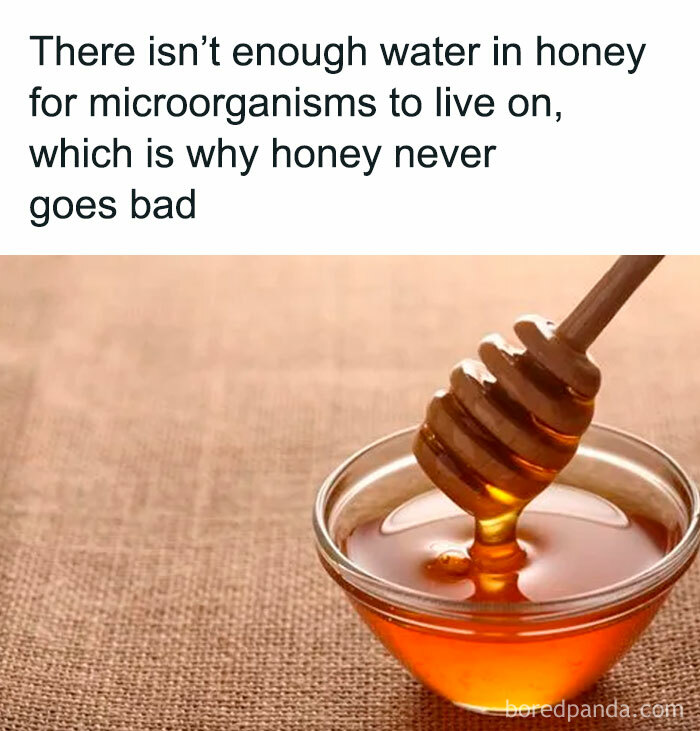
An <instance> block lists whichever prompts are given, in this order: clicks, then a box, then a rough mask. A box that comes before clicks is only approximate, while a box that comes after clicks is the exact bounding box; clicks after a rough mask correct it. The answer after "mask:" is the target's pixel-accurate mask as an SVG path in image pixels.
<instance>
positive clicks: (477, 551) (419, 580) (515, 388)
mask: <svg viewBox="0 0 700 731" xmlns="http://www.w3.org/2000/svg"><path fill="white" fill-rule="evenodd" d="M661 258H662V257H658V256H623V257H620V258H619V259H618V260H617V262H616V263H615V265H614V266H613V267H612V268H611V269H610V270H609V271H608V272H607V273H606V274H605V276H604V277H603V278H602V279H601V280H600V281H599V282H598V284H597V285H596V286H595V287H594V288H593V289H592V290H591V291H590V292H589V293H588V295H586V297H585V298H584V299H583V300H582V301H581V303H580V304H579V305H578V307H576V309H575V310H574V311H573V312H572V313H571V314H570V315H569V316H568V317H567V318H566V319H565V320H564V321H563V322H562V324H561V325H560V326H559V327H557V326H555V324H554V323H552V322H551V321H549V320H546V319H544V318H541V317H538V316H527V317H523V318H521V319H520V320H518V321H517V322H516V324H515V327H514V330H515V333H516V335H517V337H518V339H519V340H520V342H521V343H522V347H514V346H512V345H510V344H508V343H507V342H506V341H505V340H504V339H503V338H502V337H501V336H499V335H490V336H488V337H486V338H485V339H484V340H482V342H481V343H480V345H479V349H478V354H479V357H480V360H465V361H462V362H461V363H459V364H458V365H457V366H456V367H455V368H454V369H453V370H452V373H451V375H450V385H449V388H448V389H447V390H443V391H439V392H438V393H437V394H436V395H435V396H434V397H433V399H432V400H431V402H430V403H429V405H428V408H427V413H426V417H425V420H424V422H423V424H422V425H421V427H420V428H419V429H418V431H417V432H416V436H415V440H414V444H413V452H414V455H415V457H416V459H417V461H418V464H419V465H420V466H421V468H422V469H423V471H424V472H425V474H426V475H427V477H428V478H429V479H430V480H431V482H432V483H433V484H434V485H435V487H436V488H438V490H439V492H438V490H434V491H432V492H429V493H426V494H424V495H419V496H417V497H416V498H415V499H414V500H413V501H409V503H407V504H405V505H403V506H400V508H398V509H397V510H395V511H394V513H393V514H392V515H389V516H386V517H385V518H384V520H383V521H375V523H373V524H365V525H363V526H360V527H359V528H358V529H356V531H355V533H354V534H353V535H351V536H350V537H349V538H348V542H347V550H348V553H349V555H351V556H352V557H353V559H354V560H356V561H359V562H361V563H362V564H363V565H365V566H367V567H368V568H371V569H372V570H373V571H374V572H375V573H377V575H380V576H383V577H384V578H388V579H391V580H392V581H394V582H395V583H399V584H403V585H408V586H411V587H412V588H415V589H420V590H424V591H428V592H433V593H438V594H441V595H445V596H455V597H458V596H464V598H465V599H469V600H471V601H491V602H504V601H505V602H520V601H528V600H540V599H548V598H556V597H563V596H570V595H573V594H576V593H578V592H583V591H590V590H593V589H596V588H599V587H600V586H603V585H607V584H609V583H615V582H616V581H618V580H620V579H622V578H624V577H625V576H629V575H634V574H635V573H637V572H638V571H641V570H643V569H644V568H645V567H646V566H648V565H650V564H651V563H653V562H654V561H656V560H658V558H659V557H660V556H661V555H663V553H664V552H665V551H666V550H667V547H668V545H669V544H670V542H671V537H670V536H668V535H667V533H666V532H665V531H664V529H663V528H662V527H661V526H660V525H659V524H656V523H655V522H654V521H651V520H649V519H647V518H642V517H641V516H635V515H631V514H625V513H623V512H622V511H620V510H619V508H617V506H616V505H614V504H613V503H609V502H607V501H606V500H605V499H604V498H602V497H600V496H597V495H594V494H593V493H587V492H585V491H581V490H577V489H575V488H572V487H568V486H567V485H566V484H565V483H564V482H559V483H555V479H556V478H557V476H558V474H559V472H560V471H561V470H562V469H563V468H564V467H565V466H566V465H567V463H568V462H569V461H570V460H571V459H572V458H573V456H574V455H575V453H576V450H577V447H578V445H579V441H580V439H581V436H582V435H583V434H584V432H585V431H586V429H587V427H588V425H589V424H590V422H591V419H592V417H593V411H594V399H595V396H596V394H597V393H598V390H599V388H600V383H601V374H600V370H599V368H598V367H597V365H596V364H595V363H594V362H593V360H592V359H591V358H590V357H589V355H588V354H587V348H588V346H589V345H590V344H591V343H592V342H593V340H595V338H596V337H597V336H598V335H599V334H600V332H601V331H602V330H603V328H604V327H605V326H606V325H607V324H608V322H609V321H610V320H611V319H612V317H613V316H614V315H615V313H616V312H617V311H618V309H619V308H620V307H621V306H622V304H623V303H624V302H625V301H626V300H627V298H628V297H629V296H630V295H631V294H632V292H634V290H635V289H636V288H637V287H638V286H639V284H641V282H642V281H643V280H644V279H645V278H646V276H647V275H648V274H649V273H650V272H651V271H652V269H653V268H654V267H655V266H656V264H658V262H659V261H660V259H661ZM553 483H555V484H553ZM545 488H547V491H546V493H545V494H542V495H541V497H540V498H539V499H538V500H536V501H535V503H534V504H533V505H532V506H531V507H528V506H529V505H530V503H531V501H533V500H534V499H535V498H537V496H539V495H540V494H541V493H543V491H545ZM441 493H442V494H441ZM445 496H446V497H447V498H449V500H446V499H445ZM465 513H466V514H469V515H471V516H472V517H473V520H470V519H469V518H468V516H467V515H466V514H465ZM418 515H420V516H421V517H420V518H417V517H416V516H418ZM409 516H413V518H411V517H409ZM591 552H593V553H595V554H596V555H597V560H596V561H586V562H583V561H582V562H581V563H582V565H581V566H580V567H579V566H577V570H576V571H575V572H572V571H571V567H572V565H575V563H572V560H573V559H574V557H576V556H581V555H588V557H589V558H591ZM610 552H615V555H616V561H615V562H614V565H611V562H609V561H608V560H607V556H609V555H610ZM408 556H411V557H412V558H411V559H410V561H409V562H408V564H406V563H405V562H406V559H407V557H408ZM399 557H400V558H399ZM401 563H403V565H401ZM584 563H585V565H583V564H584ZM368 564H371V567H370V566H368Z"/></svg>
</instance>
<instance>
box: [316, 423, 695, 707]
mask: <svg viewBox="0 0 700 731" xmlns="http://www.w3.org/2000/svg"><path fill="white" fill-rule="evenodd" d="M414 434H415V428H410V429H406V430H404V431H401V432H398V433H396V434H392V435H390V436H387V437H385V438H384V439H381V440H379V441H378V442H375V443H374V444H371V445H369V446H368V447H366V448H365V449H363V450H362V451H360V452H358V453H357V454H355V455H354V456H352V457H350V458H349V459H348V460H347V461H346V462H344V463H343V464H342V465H340V467H338V469H336V470H335V471H334V472H333V473H332V474H331V475H330V476H329V477H328V478H327V479H326V481H325V482H324V483H323V485H322V486H321V488H320V490H319V492H318V496H317V499H316V503H315V506H314V515H313V521H314V530H315V534H316V541H317V547H318V552H319V556H320V558H321V562H322V564H323V566H324V567H325V568H326V570H327V571H328V573H329V574H330V575H331V576H332V577H333V579H334V580H335V581H336V582H337V583H338V584H340V586H341V587H342V588H343V589H344V590H345V592H346V594H347V596H348V598H349V599H350V601H351V603H352V604H353V606H354V607H355V609H356V610H357V612H358V613H359V615H360V616H361V617H362V619H363V620H364V621H365V622H366V623H367V625H368V626H369V627H370V629H371V630H372V632H373V633H374V634H375V635H376V636H377V637H378V638H379V640H381V642H382V643H383V644H384V646H385V647H386V648H387V649H388V650H389V651H390V652H391V653H392V654H393V655H394V656H395V657H396V658H397V659H398V660H399V661H400V662H401V663H402V664H403V665H404V666H405V667H406V668H407V669H408V670H409V671H410V673H411V674H412V675H413V676H415V677H416V678H417V679H418V680H420V681H421V682H422V683H424V684H425V685H426V686H428V687H429V688H431V689H432V690H433V691H435V692H436V693H438V694H440V695H441V696H443V697H445V698H447V699H448V700H450V701H452V702H453V703H456V704H458V705H460V706H463V707H465V708H468V709H470V710H473V711H478V712H482V713H504V712H505V711H506V709H507V708H508V707H512V706H517V707H519V708H521V707H523V706H527V708H529V709H532V710H535V709H537V708H538V707H540V706H542V705H545V704H550V705H554V704H556V703H558V702H560V701H562V700H565V699H571V698H573V697H575V696H577V695H578V694H579V693H581V692H582V691H584V690H585V689H587V688H588V687H590V686H591V685H593V684H594V683H595V681H596V680H597V679H598V678H599V677H600V676H601V675H603V674H604V673H605V672H606V671H607V670H608V669H609V668H610V667H612V665H613V664H614V663H615V662H616V661H617V660H618V659H619V658H620V657H621V656H622V655H623V654H624V653H625V652H626V651H627V650H628V649H629V647H630V646H631V645H632V644H633V643H634V641H635V640H636V639H637V637H638V636H639V634H640V633H641V632H642V631H643V630H644V629H645V628H646V627H647V625H648V624H649V623H650V622H651V620H652V619H653V617H654V615H655V614H656V612H657V611H658V609H659V607H660V606H661V604H662V603H663V602H664V600H665V599H666V597H667V596H668V593H669V591H670V589H671V588H672V587H673V585H674V583H675V582H676V581H677V580H678V578H679V577H680V576H681V575H682V574H683V572H684V571H685V570H686V569H687V568H688V566H689V565H690V563H691V562H692V560H693V558H694V556H695V554H696V553H697V550H698V544H699V542H700V494H699V493H698V490H697V487H696V486H695V485H694V484H693V482H692V480H691V479H690V478H689V477H688V475H687V474H686V473H685V472H684V471H683V470H682V469H681V468H680V467H679V466H678V464H676V462H674V460H673V459H671V458H670V457H669V456H668V455H666V454H665V453H663V452H662V451H660V450H659V449H657V448H655V447H654V446H652V445H651V444H649V443H647V442H645V441H643V440H641V439H639V438H637V437H635V436H632V435H630V434H626V433H624V432H621V431H618V430H616V429H612V428H609V427H606V426H602V425H598V424H593V425H592V426H591V427H590V428H589V429H588V431H587V432H586V434H585V436H584V437H583V439H582V441H581V444H580V446H579V449H578V452H577V454H576V456H575V457H574V459H573V460H572V461H571V462H570V463H569V465H568V466H567V467H566V468H565V469H564V470H563V471H562V472H561V473H560V474H559V476H558V478H557V480H556V482H555V483H554V484H553V485H551V486H550V487H548V488H547V489H546V490H544V492H542V493H541V494H540V495H539V496H538V497H537V498H535V500H533V501H532V503H530V504H529V505H528V506H527V507H526V509H525V511H524V512H523V514H522V515H521V517H520V520H519V523H518V541H519V543H520V545H521V547H522V548H523V549H524V550H525V553H526V560H525V563H524V565H523V566H522V567H521V568H520V569H519V570H518V571H517V572H513V573H511V574H485V573H483V572H476V573H475V572H474V571H473V570H470V566H471V561H470V556H469V546H470V544H471V542H472V539H473V530H474V529H473V519H472V518H471V516H469V515H467V514H466V513H464V512H463V511H461V510H460V509H459V508H458V507H457V506H456V505H454V504H453V503H452V502H451V501H450V500H449V499H448V498H447V497H446V496H444V495H443V494H442V493H441V492H440V491H439V490H437V489H436V488H435V487H434V486H433V485H432V484H431V483H430V481H429V480H428V479H427V477H426V476H425V475H424V474H423V472H422V471H421V469H420V467H419V466H418V465H417V463H416V460H415V458H414V457H413V454H412V452H411V444H412V439H413V436H414Z"/></svg>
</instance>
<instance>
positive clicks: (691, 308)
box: [0, 257, 700, 731]
mask: <svg viewBox="0 0 700 731" xmlns="http://www.w3.org/2000/svg"><path fill="white" fill-rule="evenodd" d="M611 261H612V260H611V259H610V258H565V257H562V258H531V257H523V258H484V259H481V258H460V259H449V258H421V259H416V258H330V257H329V258H228V259H217V258H75V259H74V258H26V259H25V258H18V259H3V260H2V261H0V728H2V729H7V730H12V731H29V730H30V729H31V730H36V731H47V730H48V729H56V730H57V731H64V730H65V731H67V730H69V729H70V730H74V729H75V730H78V729H80V730H82V729H85V730H86V731H88V730H89V731H94V730H97V729H125V730H127V729H128V730H135V731H140V730H142V729H143V730H145V729H154V730H158V731H164V730H165V729H173V730H175V729H177V730H179V729H183V730H184V729H188V730H190V729H202V730H209V729H212V730H213V729H227V730H229V729H250V730H253V729H255V730H257V729H271V730H277V729H279V730H280V731H293V730H296V729H298V730H299V731H315V730H319V731H321V730H323V731H325V730H335V729H338V730H341V729H342V730H345V729H347V730H350V729H387V730H391V731H403V730H404V729H421V730H424V731H432V730H433V729H435V730H437V729H445V730H446V729H467V728H468V729H471V730H473V731H491V730H494V729H501V728H503V729H506V728H507V729H521V728H522V729H532V730H533V731H536V730H538V729H555V730H556V729H570V730H571V731H579V730H580V731H586V730H588V729H604V730H605V729H622V728H639V729H644V730H646V729H651V730H653V731H655V730H656V729H659V730H666V729H692V728H697V727H699V726H700V690H699V688H700V683H699V682H698V681H699V680H700V611H699V610H698V607H699V606H700V566H698V565H695V566H694V567H692V568H691V569H690V571H689V572H688V573H687V574H686V576H685V577H684V578H683V579H682V580H681V582H680V583H679V585H678V586H677V587H676V589H675V591H674V593H673V595H672V597H671V598H670V600H669V601H668V603H667V604H666V606H665V607H664V608H663V610H662V611H661V613H660V615H659V617H658V618H657V620H656V621H655V623H654V624H653V625H652V627H651V628H650V629H649V630H648V631H647V632H646V633H645V635H644V636H643V637H642V638H641V639H640V640H639V642H638V643H637V645H636V646H635V647H634V649H633V650H632V651H631V652H630V653H629V655H628V656H627V657H626V658H625V659H624V660H623V661H622V662H621V663H620V664H619V665H618V666H617V667H616V668H615V669H614V670H613V671H612V672H611V673H609V674H608V676H606V677H605V678H604V679H603V680H602V681H601V682H600V683H599V684H598V685H597V686H596V687H595V688H594V689H593V690H592V691H591V692H590V693H589V694H587V695H586V696H585V698H583V699H581V701H582V702H583V701H585V702H588V703H594V702H596V703H610V702H612V700H613V699H615V698H617V700H618V703H620V704H621V703H626V704H629V705H630V706H631V707H632V709H633V711H636V710H637V708H638V707H639V706H640V705H641V704H642V703H674V702H677V703H683V704H684V717H683V719H678V718H676V719H673V718H660V719H655V720H651V719H646V720H641V719H636V720H625V719H617V720H615V719H603V720H601V719H590V720H586V719H579V720H578V721H573V722H572V723H567V722H566V721H561V720H555V719H539V720H534V721H532V720H530V721H520V720H515V721H502V720H498V719H492V718H482V717H478V716H474V715H472V714H469V713H467V712H465V711H461V710H459V709H457V708H454V707H452V706H451V705H450V704H448V703H447V702H445V701H443V700H441V699H440V698H437V697H436V696H434V695H433V694H431V693H430V692H429V691H427V690H425V689H424V688H422V687H421V686H420V685H419V684H418V683H417V682H415V681H414V680H412V679H411V678H410V677H408V675H406V674H405V673H404V672H403V671H402V669H401V668H400V667H399V666H398V664H397V663H396V662H395V661H394V660H393V659H392V658H391V657H389V656H388V655H387V654H386V653H385V652H384V650H383V649H382V648H381V647H380V646H379V644H378V643H377V642H376V641H375V640H374V639H373V638H372V637H371V636H370V634H369V632H368V631H367V630H366V629H365V628H364V627H363V626H362V625H361V624H360V622H359V621H358V619H357V617H356V616H355V615H354V613H353V612H352V610H351V608H350V606H349V605H348V604H347V602H346V601H345V599H344V598H343V596H342V593H341V591H340V590H339V589H338V587H336V586H335V585H334V584H333V582H332V581H331V580H330V579H329V578H328V576H327V575H326V574H325V573H324V572H323V571H322V569H321V568H320V565H319V564H318V561H317V559H316V556H315V553H314V547H313V541H312V533H311V524H310V512H311V504H312V500H313V497H314V494H315V491H316V488H317V486H318V485H319V484H320V482H321V480H322V479H323V478H324V477H325V475H326V474H327V473H328V472H329V471H330V470H331V469H332V468H334V467H335V466H336V464H337V463H338V462H339V461H341V460H342V459H344V458H345V457H346V456H348V455H349V454H350V453H351V452H353V451H355V450H356V449H358V448H360V447H362V446H363V445H364V444H366V443H367V442H369V441H372V440H374V439H376V438H378V437H380V436H382V435H383V434H385V433H388V432H391V431H395V430H397V429H399V428H402V427H404V426H407V425H409V424H411V423H415V422H418V421H419V420H420V419H421V418H422V415H423V410H424V407H425V404H426V402H427V400H428V399H429V397H430V395H431V393H432V392H433V391H434V390H435V389H436V388H438V387H440V386H442V385H443V384H445V382H446V380H447V377H448V373H449V369H450V368H451V366H452V365H453V364H454V363H455V362H456V361H458V360H459V359H461V358H463V357H466V356H470V355H472V354H473V353H474V352H475V348H476V345H477V342H478V340H479V339H480V338H481V337H482V336H483V335H484V334H486V332H487V331H489V330H498V331H500V332H501V333H503V334H504V335H506V336H508V337H509V338H510V337H511V325H512V322H513V319H514V318H515V317H516V316H517V315H519V314H521V313H523V312H538V313H541V314H544V315H547V316H550V317H553V318H555V319H558V318H561V317H563V316H564V315H565V314H566V313H567V312H568V310H569V309H570V308H571V307H572V306H573V305H574V304H575V302H576V301H577V299H578V298H579V297H580V296H581V295H582V294H583V293H584V291H585V290H586V289H587V287H589V286H590V285H592V284H593V282H594V281H595V279H596V278H597V277H598V276H599V275H600V274H601V273H602V272H603V271H604V269H605V268H606V267H607V266H608V265H609V264H610V263H611ZM699 279H700V259H683V258H669V259H668V260H667V261H665V262H663V263H662V264H661V265H660V267H659V268H658V270H657V271H656V272H655V273H654V274H653V275H652V277H651V278H650V280H649V281H648V282H647V283H645V284H644V285H643V287H642V289H641V290H640V291H639V293H638V294H637V295H636V296H635V297H634V299H633V300H632V301H631V302H630V303H629V304H628V305H627V306H626V307H625V309H624V310H623V311H622V312H621V313H620V315H619V316H618V318H617V319H616V320H615V321H614V323H613V324H612V325H611V326H610V328H609V329H608V331H606V332H605V333H604V334H603V336H602V337H601V339H600V342H599V344H597V346H596V347H595V348H594V349H593V352H594V354H595V356H596V359H597V361H598V362H599V364H600V365H601V367H602V370H603V378H604V382H603V388H602V391H601V393H600V396H599V399H598V410H597V419H598V420H599V421H603V422H606V423H611V424H614V425H616V426H618V427H621V428H623V429H627V430H629V431H632V432H635V433H637V434H639V435H641V436H643V437H645V438H647V439H650V440H651V441H653V442H655V443H656V444H658V445H659V446H660V447H662V448H663V449H666V450H667V451H669V452H670V453H671V454H673V455H674V456H675V457H676V458H677V459H678V460H679V461H680V462H681V463H682V464H683V465H684V466H685V467H686V468H687V469H688V470H689V471H690V473H691V475H693V476H694V477H695V478H697V477H698V476H700V449H699V447H700V409H698V405H699V397H700V367H698V366H700V339H699V338H698V337H697V335H698V330H699V326H700V315H699V314H698V304H697V303H698V290H697V281H698V280H699Z"/></svg>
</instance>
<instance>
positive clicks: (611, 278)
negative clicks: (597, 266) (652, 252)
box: [557, 255, 663, 352]
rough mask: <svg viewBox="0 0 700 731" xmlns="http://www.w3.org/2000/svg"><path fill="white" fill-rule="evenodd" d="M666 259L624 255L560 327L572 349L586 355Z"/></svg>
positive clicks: (563, 336)
mask: <svg viewBox="0 0 700 731" xmlns="http://www.w3.org/2000/svg"><path fill="white" fill-rule="evenodd" d="M662 259H663V256H637V255H635V256H621V257H619V258H618V260H617V261H616V262H615V263H614V264H613V265H612V267H610V269H608V271H607V272H606V273H605V274H604V275H603V276H602V277H601V278H600V280H599V281H598V283H597V284H596V285H595V286H594V287H593V289H591V291H590V292H589V293H588V294H587V295H586V296H585V297H584V298H583V299H582V300H581V301H580V302H579V304H578V305H577V306H576V308H575V309H574V310H573V312H571V314H570V315H569V316H568V317H567V318H566V319H565V320H564V321H563V322H562V323H561V325H559V327H558V328H557V335H558V336H559V337H560V338H561V339H562V340H565V341H566V342H567V343H568V344H569V345H571V347H573V348H575V349H576V350H578V351H580V352H585V351H586V349H587V348H588V346H589V345H590V344H591V343H592V342H593V341H594V340H595V339H596V338H597V337H598V335H600V333H601V332H602V331H603V328H604V327H605V326H606V325H607V324H608V323H609V322H610V320H612V318H613V317H614V316H615V313H616V312H617V311H618V310H619V309H620V307H622V305H624V304H625V302H626V301H627V300H628V299H629V297H630V296H631V295H632V293H633V292H634V291H635V289H637V287H639V285H640V284H641V283H642V282H643V281H644V280H645V279H646V278H647V277H648V276H649V274H650V273H651V271H652V270H653V269H654V267H655V266H656V265H657V264H658V263H659V262H660V261H661V260H662Z"/></svg>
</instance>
